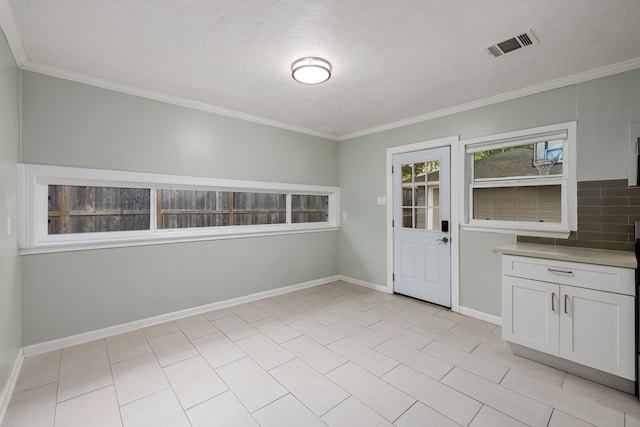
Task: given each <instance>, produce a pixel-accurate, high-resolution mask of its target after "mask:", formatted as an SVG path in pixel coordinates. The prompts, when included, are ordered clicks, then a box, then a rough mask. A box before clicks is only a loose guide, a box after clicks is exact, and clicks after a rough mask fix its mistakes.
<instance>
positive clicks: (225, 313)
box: [203, 308, 233, 322]
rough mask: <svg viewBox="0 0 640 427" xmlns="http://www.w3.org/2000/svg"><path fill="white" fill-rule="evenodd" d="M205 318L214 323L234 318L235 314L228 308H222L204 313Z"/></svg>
mask: <svg viewBox="0 0 640 427" xmlns="http://www.w3.org/2000/svg"><path fill="white" fill-rule="evenodd" d="M203 316H204V317H206V318H207V320H208V321H210V322H213V321H214V320H218V319H222V318H223V317H229V316H233V313H232V312H231V311H230V310H229V309H228V308H221V309H218V310H213V311H209V312H207V313H204V314H203Z"/></svg>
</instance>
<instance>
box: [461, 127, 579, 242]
mask: <svg viewBox="0 0 640 427" xmlns="http://www.w3.org/2000/svg"><path fill="white" fill-rule="evenodd" d="M462 144H463V145H464V146H465V150H464V165H465V180H466V183H467V186H468V191H466V192H465V201H464V202H465V206H467V215H466V217H465V221H464V227H465V228H471V229H473V228H476V229H488V230H491V231H507V232H515V233H517V234H521V235H532V236H543V235H544V236H550V237H566V236H567V235H568V234H569V232H570V231H571V230H575V228H576V223H577V221H576V220H577V212H576V210H577V209H576V178H575V147H576V123H575V122H570V123H562V124H558V125H550V126H544V127H540V128H534V129H526V130H522V131H517V132H510V133H506V134H500V135H493V136H488V137H483V138H476V139H473V140H467V141H462Z"/></svg>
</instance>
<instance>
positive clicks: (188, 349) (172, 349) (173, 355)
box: [149, 331, 198, 366]
mask: <svg viewBox="0 0 640 427" xmlns="http://www.w3.org/2000/svg"><path fill="white" fill-rule="evenodd" d="M149 345H151V348H152V349H153V352H154V354H155V355H156V357H157V358H158V362H159V363H160V366H167V365H171V364H172V363H176V362H179V361H181V360H185V359H188V358H190V357H193V356H195V355H197V354H198V351H197V350H196V349H195V347H194V346H193V345H192V344H191V342H190V341H189V340H188V339H187V338H186V337H185V336H184V334H183V333H182V332H180V331H176V332H170V333H168V334H166V335H160V336H157V337H155V338H150V339H149Z"/></svg>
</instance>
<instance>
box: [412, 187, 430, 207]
mask: <svg viewBox="0 0 640 427" xmlns="http://www.w3.org/2000/svg"><path fill="white" fill-rule="evenodd" d="M413 191H414V193H415V206H423V207H424V206H426V205H427V198H426V190H425V186H424V185H418V186H415V187H414V189H413Z"/></svg>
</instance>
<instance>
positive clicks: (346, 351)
mask: <svg viewBox="0 0 640 427" xmlns="http://www.w3.org/2000/svg"><path fill="white" fill-rule="evenodd" d="M327 347H328V348H329V349H330V350H332V351H335V352H336V353H338V354H339V355H341V356H343V357H345V358H346V359H349V360H350V361H351V362H353V363H355V364H356V365H358V366H360V367H361V368H364V369H366V370H367V371H369V372H371V373H372V374H373V375H375V376H377V377H380V376H382V375H384V374H386V373H387V372H389V371H390V370H391V369H393V368H394V367H396V366H397V365H398V362H397V361H395V360H393V359H391V358H389V357H387V356H385V355H384V354H382V353H379V352H377V351H375V350H373V349H371V348H370V347H367V346H366V345H364V344H360V343H359V342H357V341H355V340H352V339H351V338H348V337H345V338H342V339H339V340H338V341H336V342H333V343H331V344H329V345H328V346H327Z"/></svg>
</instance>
